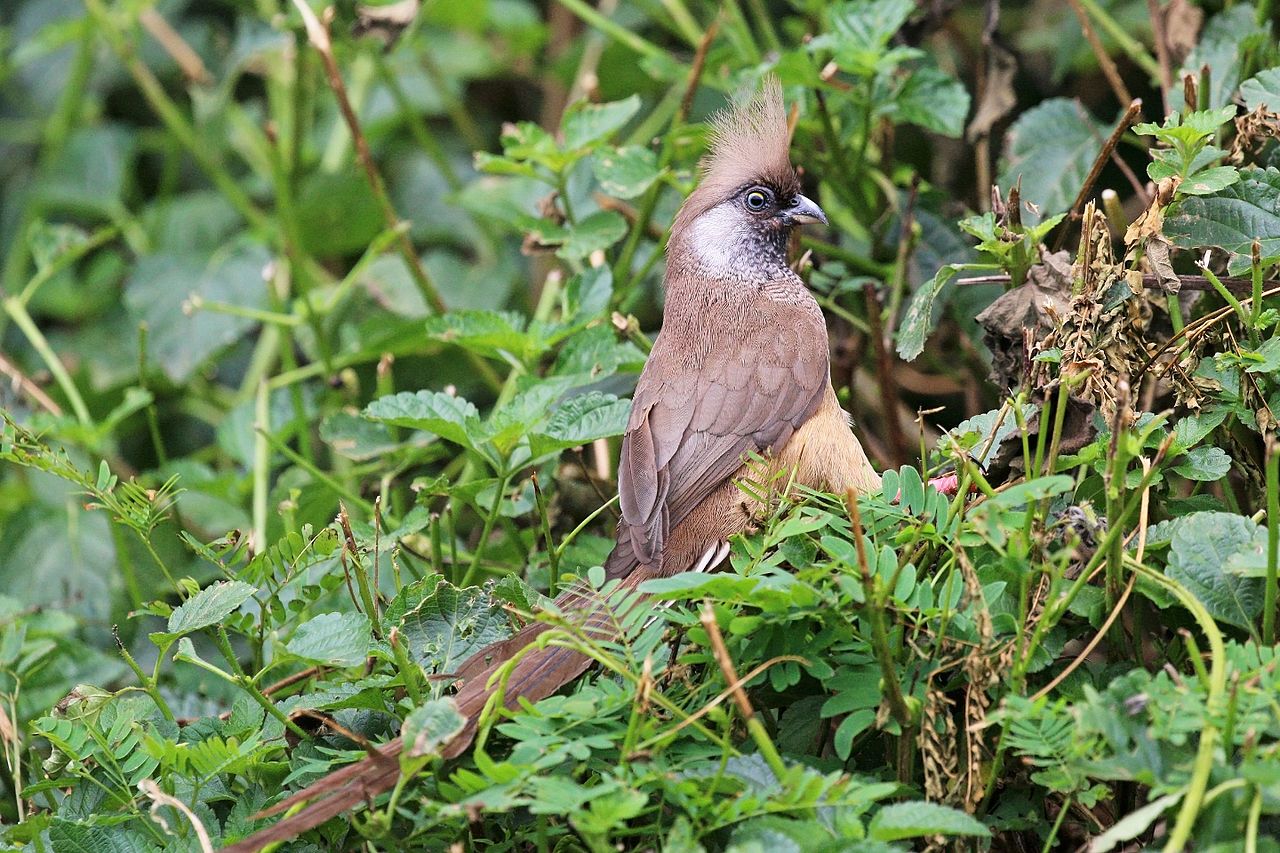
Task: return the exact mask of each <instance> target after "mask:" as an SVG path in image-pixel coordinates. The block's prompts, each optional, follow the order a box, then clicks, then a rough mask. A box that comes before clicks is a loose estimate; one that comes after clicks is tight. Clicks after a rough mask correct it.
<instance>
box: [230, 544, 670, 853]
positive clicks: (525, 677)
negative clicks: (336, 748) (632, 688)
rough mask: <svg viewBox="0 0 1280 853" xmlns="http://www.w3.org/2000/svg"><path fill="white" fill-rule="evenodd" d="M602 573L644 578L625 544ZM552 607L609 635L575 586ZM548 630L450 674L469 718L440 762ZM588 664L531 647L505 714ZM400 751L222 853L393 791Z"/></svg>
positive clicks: (600, 614) (366, 764) (282, 837)
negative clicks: (496, 683) (499, 678)
mask: <svg viewBox="0 0 1280 853" xmlns="http://www.w3.org/2000/svg"><path fill="white" fill-rule="evenodd" d="M604 568H605V574H606V577H608V578H610V579H613V578H621V579H622V584H623V585H624V586H625V587H628V588H629V589H634V588H635V587H636V586H638V585H639V584H640V582H641V581H643V580H644V579H645V578H647V577H648V573H647V572H644V571H643V570H637V567H636V561H635V558H634V557H633V556H632V553H631V549H630V547H629V546H624V545H619V546H618V547H616V548H614V550H613V553H612V554H610V555H609V559H608V560H606V561H605V566H604ZM556 606H557V607H558V608H559V609H560V610H562V611H564V612H566V613H572V612H574V611H577V612H579V613H581V614H583V616H584V622H583V623H582V624H583V627H584V630H586V631H587V632H588V633H590V634H593V635H595V636H599V637H608V636H609V634H610V633H611V629H610V628H609V627H608V626H609V622H610V619H609V618H608V614H607V612H606V608H604V606H603V605H602V604H601V603H600V602H599V601H598V600H597V599H595V598H594V597H592V596H590V595H588V594H584V593H583V592H582V591H581V590H580V589H579V588H572V589H569V590H567V591H566V592H564V593H562V594H561V595H559V596H558V597H557V598H556ZM548 629H549V626H548V625H546V624H544V623H541V622H534V623H532V624H530V625H527V626H525V627H524V628H523V629H521V630H520V631H517V632H516V633H515V634H514V635H513V636H512V637H510V638H509V639H506V640H503V641H501V642H498V643H493V644H491V645H489V646H486V647H485V648H483V649H481V650H480V651H479V652H477V653H476V654H474V655H472V656H471V657H470V658H469V659H468V660H467V661H466V662H465V663H463V664H462V666H461V667H459V669H458V670H457V672H456V673H455V674H456V675H457V676H458V677H459V678H460V679H462V680H463V685H462V688H461V689H459V691H458V692H457V693H456V694H455V695H454V697H453V698H454V701H455V702H457V704H458V710H459V711H460V712H461V713H462V715H463V716H464V717H466V718H467V725H466V728H464V729H463V730H462V732H461V733H460V734H459V735H458V736H457V737H456V738H454V739H453V740H451V741H450V742H449V743H448V745H447V746H446V747H445V749H444V752H443V755H444V757H445V758H454V757H456V756H458V755H460V754H462V753H463V752H464V751H466V749H467V747H469V746H470V745H471V741H472V740H473V739H474V738H475V734H476V725H477V723H478V722H479V718H480V713H481V711H483V710H484V706H485V704H486V703H487V702H488V700H489V696H490V694H491V693H492V692H493V691H492V690H491V689H490V688H489V687H488V681H489V677H490V676H491V675H493V673H494V672H495V671H496V670H497V669H498V668H499V667H501V666H502V665H503V664H504V663H506V662H507V661H509V660H510V659H511V658H512V657H514V656H515V655H516V654H518V653H520V652H521V651H523V650H524V649H525V648H526V647H527V646H528V645H529V644H530V643H532V642H533V641H534V640H535V639H536V638H537V637H538V635H539V634H541V633H543V632H544V631H546V630H548ZM590 663H591V659H590V658H588V657H587V656H586V655H583V654H581V653H580V652H576V651H574V650H573V649H568V648H563V647H560V646H547V647H545V648H542V649H534V650H532V651H530V652H528V653H526V654H525V655H524V656H523V657H522V658H521V659H520V661H519V663H517V664H516V666H515V668H514V669H513V670H512V672H511V674H510V676H509V677H508V678H507V679H506V686H505V689H504V692H503V703H504V704H505V705H506V707H508V708H514V707H516V706H517V705H518V704H519V700H520V699H521V698H524V699H528V700H529V701H530V702H537V701H538V700H539V699H545V698H546V697H547V696H550V695H551V694H552V693H554V692H556V691H557V690H559V689H560V688H561V687H563V686H564V685H565V684H568V683H569V682H570V681H572V680H573V679H575V678H577V677H578V676H579V675H581V674H582V673H583V671H584V670H586V668H587V667H588V666H589V665H590ZM401 748H402V743H401V740H400V738H396V739H395V740H392V741H389V742H388V743H386V744H383V745H382V746H381V747H379V748H378V750H377V751H376V752H375V753H373V754H370V755H369V756H368V757H367V758H363V759H361V760H360V761H357V762H355V763H354V764H349V765H347V766H346V767H343V768H341V769H339V770H335V771H333V772H332V773H329V774H328V775H326V776H323V777H321V778H320V779H318V780H316V781H315V782H313V783H312V784H311V785H308V786H307V787H306V788H304V789H303V790H301V791H299V792H298V793H296V794H294V795H293V796H291V797H289V798H288V799H286V800H284V801H282V802H279V803H277V804H276V805H274V806H272V807H271V808H269V809H265V810H264V811H263V812H262V816H270V815H276V814H280V813H282V812H285V811H288V810H289V809H292V808H294V807H295V806H298V805H300V804H302V803H308V805H307V806H306V807H305V808H303V809H302V810H301V811H300V812H298V813H297V814H294V815H290V816H289V817H286V818H284V819H283V820H280V821H278V822H277V823H275V824H273V825H271V826H269V827H267V828H266V829H262V830H259V831H258V832H255V833H254V834H253V835H251V836H249V837H248V838H245V839H243V840H242V841H238V842H236V843H235V844H232V845H230V846H229V847H224V848H223V851H224V853H256V851H258V850H261V849H262V848H263V847H265V846H266V845H268V844H272V843H275V842H278V841H287V840H288V839H290V838H293V837H294V836H296V835H298V834H300V833H303V832H306V831H307V830H308V829H312V828H313V827H317V826H319V825H320V824H322V823H324V822H325V821H327V820H329V819H330V818H333V817H336V816H338V815H340V814H342V813H343V812H344V811H346V810H348V809H350V808H354V807H355V806H358V805H359V804H360V803H362V802H372V801H373V799H374V798H375V797H377V796H378V795H379V794H381V793H383V792H384V791H389V790H390V789H391V788H393V787H394V786H395V784H396V780H397V779H399V778H400V750H401Z"/></svg>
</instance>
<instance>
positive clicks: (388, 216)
mask: <svg viewBox="0 0 1280 853" xmlns="http://www.w3.org/2000/svg"><path fill="white" fill-rule="evenodd" d="M293 5H294V6H296V7H297V9H298V13H299V14H300V15H302V22H303V24H304V26H305V27H306V30H307V41H308V42H310V43H311V46H312V47H314V48H315V49H316V51H317V52H318V53H319V54H320V58H321V59H322V60H323V61H324V70H325V76H326V77H327V78H328V81H329V88H330V89H332V90H333V95H334V97H335V98H336V99H337V101H338V109H339V110H340V111H341V112H342V120H343V121H344V122H345V123H346V125H347V130H348V131H350V133H351V139H352V141H353V142H354V143H355V146H356V158H357V159H358V160H359V161H360V166H361V167H362V168H363V169H364V174H365V178H366V179H367V180H368V182H369V186H370V188H371V189H372V190H373V195H374V197H375V198H376V199H377V200H378V206H379V207H380V208H381V209H382V217H383V219H385V220H386V223H387V227H388V228H391V229H399V227H400V217H399V215H397V214H396V211H395V208H394V207H393V206H392V204H391V199H390V198H389V197H388V196H387V188H386V186H385V185H384V184H383V182H382V175H381V174H379V172H378V167H377V165H376V164H375V163H374V162H373V154H372V152H371V151H370V150H369V140H368V139H366V138H365V135H364V130H363V129H362V128H361V127H360V120H359V119H358V118H357V117H356V113H355V109H354V108H353V107H352V106H351V99H350V98H349V97H347V85H346V83H344V82H343V80H342V72H341V71H339V70H338V60H337V59H336V58H335V57H334V55H333V41H332V39H330V37H329V21H330V20H331V19H332V17H333V9H332V7H330V8H328V9H326V10H325V12H324V16H325V20H324V22H321V21H320V19H319V18H317V17H316V14H315V12H312V11H311V7H310V6H308V5H307V4H306V3H305V2H304V0H293ZM399 244H400V254H401V255H403V256H404V262H405V266H406V267H408V269H409V275H410V276H412V277H413V281H414V283H415V284H416V285H417V286H418V290H420V291H422V297H423V298H424V299H425V300H426V301H427V304H428V305H430V306H431V310H432V311H434V312H436V313H437V314H443V313H445V311H446V310H448V309H447V308H446V307H445V304H444V300H443V299H442V298H441V297H440V291H439V290H437V289H436V286H435V284H434V283H433V282H432V281H431V278H430V276H428V275H427V270H426V268H425V267H424V266H423V265H422V259H421V258H419V257H418V253H417V251H415V250H414V248H413V242H412V241H411V240H410V239H409V235H408V233H407V232H405V231H403V230H402V231H400V237H399Z"/></svg>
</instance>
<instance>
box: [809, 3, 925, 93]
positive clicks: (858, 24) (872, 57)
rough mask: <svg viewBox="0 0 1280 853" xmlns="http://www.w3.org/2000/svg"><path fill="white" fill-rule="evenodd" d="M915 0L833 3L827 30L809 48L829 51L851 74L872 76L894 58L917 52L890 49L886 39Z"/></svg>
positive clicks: (903, 57)
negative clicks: (912, 0)
mask: <svg viewBox="0 0 1280 853" xmlns="http://www.w3.org/2000/svg"><path fill="white" fill-rule="evenodd" d="M913 11H915V4H914V3H912V2H911V0H853V2H849V3H840V4H834V5H833V7H832V9H831V12H830V22H829V31H828V32H826V33H822V34H820V35H817V36H815V37H814V38H813V39H812V40H811V41H810V42H809V45H808V48H809V50H810V51H811V52H812V51H827V50H829V51H831V52H832V53H833V54H834V59H835V60H836V61H837V62H838V63H839V65H840V67H841V68H842V69H844V70H846V71H848V72H849V73H851V74H858V75H865V76H872V75H874V74H876V73H877V72H878V71H880V70H882V69H885V68H886V67H887V68H888V69H892V68H893V67H894V66H895V65H896V64H897V63H898V62H900V61H903V60H906V59H909V58H912V57H915V56H918V55H919V53H918V51H914V50H910V49H891V48H889V40H890V39H892V38H893V37H894V35H896V34H897V32H898V30H899V29H901V28H902V25H903V24H904V23H906V20H907V18H908V17H910V15H911V13H912V12H913Z"/></svg>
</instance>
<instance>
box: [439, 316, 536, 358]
mask: <svg viewBox="0 0 1280 853" xmlns="http://www.w3.org/2000/svg"><path fill="white" fill-rule="evenodd" d="M425 324H426V329H427V336H428V337H431V338H434V339H435V340H438V341H443V342H444V343H451V344H457V345H458V346H460V347H462V348H463V349H467V350H470V351H471V352H474V353H477V354H478V355H483V356H488V357H490V358H499V359H503V360H510V359H512V358H514V359H515V360H516V361H518V362H520V363H522V364H523V363H525V362H527V361H528V360H529V359H531V358H535V357H536V356H538V355H540V354H541V353H542V352H543V351H544V350H545V349H546V342H545V341H544V340H543V338H542V337H541V336H540V335H537V334H532V333H529V332H526V331H525V319H524V317H523V316H521V315H520V314H516V313H515V312H512V311H474V310H473V311H450V312H449V313H448V314H436V315H433V316H430V317H428V318H427V319H426V320H425Z"/></svg>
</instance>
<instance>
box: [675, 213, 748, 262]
mask: <svg viewBox="0 0 1280 853" xmlns="http://www.w3.org/2000/svg"><path fill="white" fill-rule="evenodd" d="M744 224H745V223H743V221H742V214H741V213H739V212H738V211H736V210H734V209H733V208H732V207H731V206H730V205H727V204H720V205H716V206H715V207H713V208H711V209H710V210H708V211H707V212H706V213H704V214H702V215H701V216H699V217H698V218H697V219H695V220H693V224H692V225H691V226H690V229H689V230H690V232H691V234H690V240H689V245H690V247H691V248H692V249H693V251H694V253H696V254H697V256H698V259H699V260H700V261H702V263H703V265H705V266H706V267H707V268H708V269H712V270H725V271H727V270H732V269H734V268H735V267H737V266H739V265H740V264H742V262H743V260H744V257H743V252H742V242H743V240H742V238H743V234H742V230H743V225H744Z"/></svg>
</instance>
